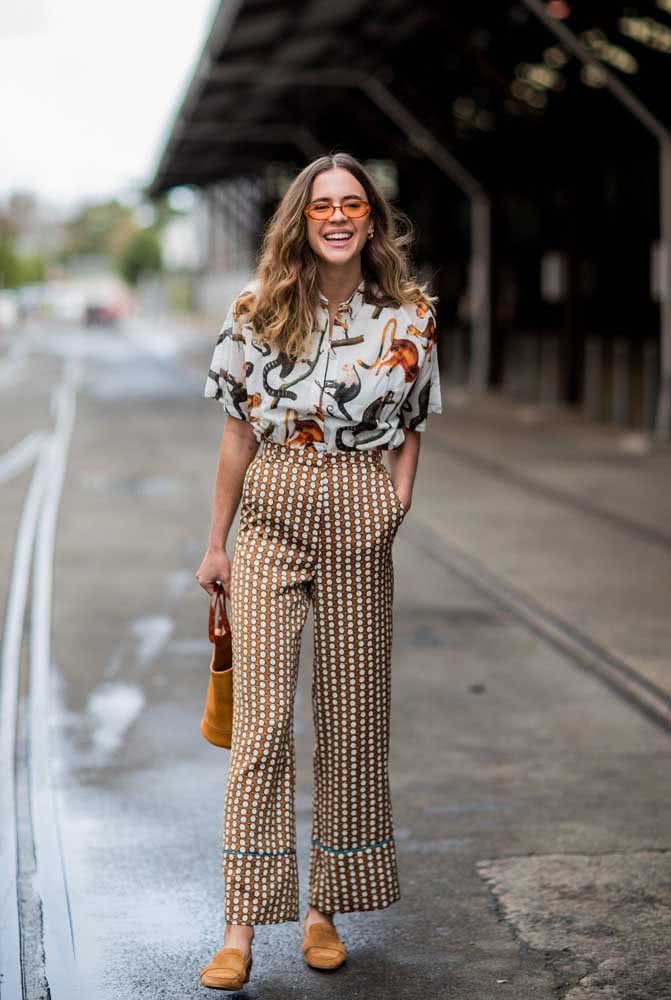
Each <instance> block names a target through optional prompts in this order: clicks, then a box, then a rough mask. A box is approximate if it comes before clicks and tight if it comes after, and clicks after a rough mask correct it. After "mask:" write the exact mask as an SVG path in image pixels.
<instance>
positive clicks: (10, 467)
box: [0, 431, 48, 483]
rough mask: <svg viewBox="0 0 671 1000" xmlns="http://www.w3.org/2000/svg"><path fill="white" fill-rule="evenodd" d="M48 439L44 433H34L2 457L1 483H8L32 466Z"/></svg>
mask: <svg viewBox="0 0 671 1000" xmlns="http://www.w3.org/2000/svg"><path fill="white" fill-rule="evenodd" d="M47 437H48V435H47V434H46V433H45V432H44V431H33V432H32V433H31V434H28V435H27V437H24V438H23V440H22V441H19V442H18V444H15V445H13V446H12V447H11V448H10V449H9V451H6V452H5V453H4V455H0V483H6V482H7V481H8V480H9V479H13V477H14V476H18V475H20V474H21V473H22V472H23V470H24V469H27V468H28V466H29V465H32V464H33V462H34V461H35V459H36V457H37V455H38V454H39V452H40V449H42V448H43V446H44V443H45V441H46V440H47Z"/></svg>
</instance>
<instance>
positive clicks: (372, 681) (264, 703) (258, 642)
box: [222, 442, 405, 924]
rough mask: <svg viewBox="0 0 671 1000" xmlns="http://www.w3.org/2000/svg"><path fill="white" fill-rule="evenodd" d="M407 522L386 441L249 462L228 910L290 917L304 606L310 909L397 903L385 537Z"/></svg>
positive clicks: (280, 450)
mask: <svg viewBox="0 0 671 1000" xmlns="http://www.w3.org/2000/svg"><path fill="white" fill-rule="evenodd" d="M404 516H405V509H404V507H403V504H402V503H401V500H400V499H399V497H398V494H397V493H396V490H395V488H394V485H393V482H392V479H391V476H390V474H389V472H388V471H387V469H386V467H385V465H384V463H383V461H382V450H381V449H378V448H375V449H369V450H359V451H349V452H344V451H341V452H326V453H325V452H318V451H316V450H315V449H312V448H309V447H308V448H304V449H303V448H294V447H289V446H285V445H280V444H276V443H274V442H266V443H264V444H263V445H262V446H261V448H260V450H259V451H258V452H257V454H256V456H255V458H254V459H253V461H252V462H251V464H250V466H249V467H248V469H247V472H246V475H245V479H244V485H243V491H242V498H241V507H240V526H239V530H238V534H237V538H236V542H235V548H234V553H233V560H232V566H231V629H232V644H233V732H232V739H231V754H230V763H229V772H228V779H227V785H226V795H225V802H224V832H223V853H222V866H223V875H224V887H225V917H226V920H227V921H228V922H229V923H234V924H268V923H280V922H283V921H292V920H298V919H299V913H298V905H299V903H298V871H297V862H296V818H295V802H294V797H295V774H296V767H295V751H294V731H293V724H294V715H293V713H294V698H295V693H296V687H297V681H298V662H299V652H300V645H301V635H302V631H303V626H304V624H305V621H306V618H307V613H308V610H309V607H310V604H311V603H312V607H313V614H314V659H313V675H312V709H313V719H314V730H315V743H314V753H313V758H312V764H313V779H314V780H313V798H312V805H313V809H312V831H311V833H312V836H311V845H310V870H309V895H308V902H309V903H310V905H312V906H315V907H317V908H318V909H319V910H321V911H322V912H325V913H333V912H348V911H353V910H374V909H381V908H383V907H386V906H389V905H390V904H391V903H394V902H395V901H396V900H398V899H399V898H400V888H399V880H398V870H397V862H396V848H395V842H394V831H393V820H392V806H391V796H390V784H389V771H388V758H389V745H390V709H391V652H392V611H393V608H392V605H393V593H394V570H393V561H392V545H393V541H394V539H395V537H396V533H397V531H398V529H399V527H400V525H401V523H402V521H403V518H404Z"/></svg>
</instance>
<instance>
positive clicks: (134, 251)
mask: <svg viewBox="0 0 671 1000" xmlns="http://www.w3.org/2000/svg"><path fill="white" fill-rule="evenodd" d="M118 267H119V271H120V273H121V274H122V275H123V277H124V278H125V280H126V281H127V282H128V284H129V285H137V283H138V281H139V280H140V278H141V277H142V276H143V275H145V274H156V273H157V272H160V271H161V269H162V260H161V244H160V242H159V237H158V233H157V232H156V230H155V229H154V227H148V228H147V229H140V230H138V232H136V233H134V234H133V235H132V236H131V237H130V239H129V240H128V242H127V243H126V245H125V247H124V249H123V250H122V252H121V254H120V256H119V260H118Z"/></svg>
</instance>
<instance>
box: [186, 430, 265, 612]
mask: <svg viewBox="0 0 671 1000" xmlns="http://www.w3.org/2000/svg"><path fill="white" fill-rule="evenodd" d="M258 448H259V443H258V441H257V439H256V437H255V436H254V432H253V430H252V426H251V424H250V423H249V421H247V420H237V419H236V418H235V417H227V418H226V422H225V424H224V430H223V433H222V435H221V444H220V446H219V458H218V461H217V470H216V474H215V483H214V499H213V501H212V519H211V524H210V537H209V540H208V546H207V551H206V553H205V556H204V557H203V561H202V563H201V564H200V567H199V568H198V571H197V573H196V579H197V580H198V582H199V583H200V585H201V587H203V589H204V590H206V591H207V592H208V593H209V594H213V593H214V591H215V581H216V580H221V581H222V582H223V584H224V590H225V591H226V593H227V594H229V595H230V559H229V557H228V554H227V552H226V544H227V542H228V533H229V531H230V529H231V525H232V524H233V521H234V519H235V514H236V511H237V509H238V505H239V503H240V498H241V496H242V486H243V482H244V479H245V473H246V472H247V469H248V467H249V465H250V463H251V462H252V460H253V459H254V456H255V455H256V452H257V451H258Z"/></svg>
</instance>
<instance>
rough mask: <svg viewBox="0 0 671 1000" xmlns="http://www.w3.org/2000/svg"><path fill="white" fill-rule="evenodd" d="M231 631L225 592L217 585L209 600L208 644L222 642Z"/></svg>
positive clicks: (220, 585)
mask: <svg viewBox="0 0 671 1000" xmlns="http://www.w3.org/2000/svg"><path fill="white" fill-rule="evenodd" d="M230 631H231V623H230V621H229V619H228V615H227V614H226V591H225V590H224V588H223V586H222V584H220V583H219V584H217V589H216V590H215V592H214V595H213V597H212V599H211V600H210V620H209V627H208V632H209V635H210V642H215V643H216V642H223V640H224V639H225V638H226V636H227V635H228V634H229V633H230Z"/></svg>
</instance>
